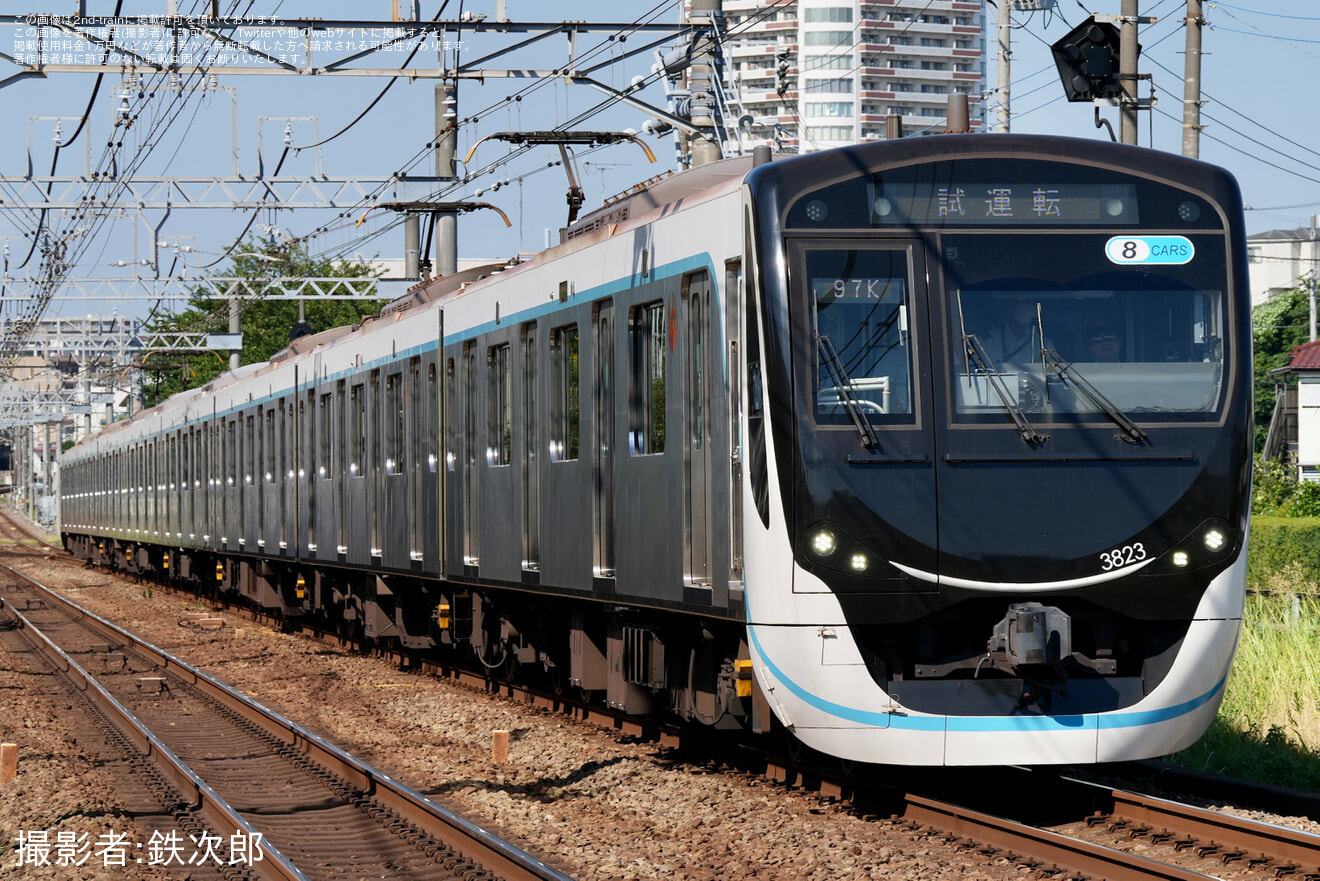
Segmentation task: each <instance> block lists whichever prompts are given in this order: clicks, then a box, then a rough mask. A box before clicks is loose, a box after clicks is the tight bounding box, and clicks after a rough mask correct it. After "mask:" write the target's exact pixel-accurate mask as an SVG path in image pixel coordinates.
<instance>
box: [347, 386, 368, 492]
mask: <svg viewBox="0 0 1320 881" xmlns="http://www.w3.org/2000/svg"><path fill="white" fill-rule="evenodd" d="M366 455H367V389H366V387H365V386H364V385H362V384H361V383H358V384H357V385H355V386H353V387H352V388H351V389H349V393H348V475H349V477H363V476H365V474H366V470H365V466H366Z"/></svg>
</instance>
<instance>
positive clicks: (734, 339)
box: [711, 261, 744, 599]
mask: <svg viewBox="0 0 1320 881" xmlns="http://www.w3.org/2000/svg"><path fill="white" fill-rule="evenodd" d="M743 302H744V293H743V274H742V263H741V262H738V261H731V262H729V263H728V264H726V265H725V268H724V333H723V334H716V339H724V340H726V341H727V342H726V343H725V347H724V348H723V350H722V351H721V352H720V353H719V354H720V355H721V356H722V357H723V363H724V371H723V374H724V380H725V383H726V387H725V395H724V400H725V402H726V405H727V408H726V410H725V412H724V414H723V415H724V417H725V422H724V429H723V430H724V431H726V432H727V433H728V434H727V439H726V443H727V444H728V446H727V447H726V449H728V451H729V456H728V462H729V472H728V479H729V484H728V497H727V498H728V505H729V518H728V520H729V561H728V562H729V585H730V589H731V590H733V589H735V588H740V587H741V585H742V582H743V558H742V547H743V509H742V504H743V497H742V473H743V472H742V461H741V460H742V434H741V418H742V413H741V412H740V408H741V406H742V375H743V374H742V366H741V365H742V360H741V358H742V352H741V351H740V342H739V336H740V334H741V328H742V326H743V320H742V312H741V311H740V310H741V309H742V303H743ZM711 354H712V357H713V356H714V355H715V353H714V352H712V353H711ZM717 363H718V362H717ZM715 376H716V381H718V378H719V376H720V374H719V373H716V374H715ZM730 599H733V598H732V597H731V598H730Z"/></svg>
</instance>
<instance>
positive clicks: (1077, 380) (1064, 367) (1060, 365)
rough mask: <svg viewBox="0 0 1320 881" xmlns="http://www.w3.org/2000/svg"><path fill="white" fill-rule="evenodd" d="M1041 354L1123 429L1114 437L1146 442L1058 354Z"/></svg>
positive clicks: (1133, 425)
mask: <svg viewBox="0 0 1320 881" xmlns="http://www.w3.org/2000/svg"><path fill="white" fill-rule="evenodd" d="M1042 353H1043V355H1044V358H1045V363H1046V364H1047V365H1049V366H1050V367H1053V368H1054V372H1055V373H1057V374H1058V375H1059V376H1061V377H1063V379H1064V380H1065V381H1067V382H1070V383H1072V384H1073V385H1074V386H1076V387H1077V388H1078V389H1079V390H1081V392H1082V394H1084V395H1086V396H1087V397H1088V398H1090V399H1091V403H1092V404H1095V406H1096V407H1098V408H1099V409H1100V411H1101V412H1103V413H1104V414H1105V415H1106V416H1108V417H1109V419H1110V421H1111V422H1113V423H1114V424H1115V425H1117V426H1118V427H1119V428H1121V429H1123V433H1122V434H1119V435H1115V437H1117V438H1119V439H1120V440H1123V441H1126V442H1127V443H1130V444H1139V443H1141V442H1143V441H1145V440H1146V438H1147V435H1146V432H1144V431H1142V430H1141V427H1140V426H1138V425H1137V424H1136V423H1135V422H1133V421H1132V420H1131V419H1129V418H1128V415H1127V414H1126V413H1124V412H1123V411H1122V410H1120V409H1118V407H1117V406H1115V405H1114V402H1113V401H1111V400H1109V399H1108V398H1106V397H1105V396H1104V395H1103V394H1101V392H1100V390H1099V389H1098V388H1096V387H1095V386H1093V385H1091V381H1090V380H1088V379H1087V378H1086V377H1085V376H1082V374H1081V372H1080V371H1078V370H1077V368H1076V367H1074V366H1073V365H1072V364H1070V363H1069V362H1067V361H1065V360H1063V358H1061V357H1060V356H1059V353H1058V352H1056V351H1054V350H1053V349H1049V350H1042Z"/></svg>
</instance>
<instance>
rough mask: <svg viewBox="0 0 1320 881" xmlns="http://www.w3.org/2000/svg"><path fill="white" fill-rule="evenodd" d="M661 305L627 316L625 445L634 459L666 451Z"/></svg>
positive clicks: (647, 306)
mask: <svg viewBox="0 0 1320 881" xmlns="http://www.w3.org/2000/svg"><path fill="white" fill-rule="evenodd" d="M665 328H666V324H665V304H664V302H663V301H657V302H655V303H647V304H645V305H643V306H634V307H633V309H632V312H631V313H630V314H629V316H628V347H629V353H628V355H629V374H630V376H629V390H628V445H629V452H631V453H632V455H634V456H645V455H651V454H654V453H663V452H664V451H665V363H666V362H665V351H666V348H667V346H666V341H667V339H668V337H667V335H666V332H665Z"/></svg>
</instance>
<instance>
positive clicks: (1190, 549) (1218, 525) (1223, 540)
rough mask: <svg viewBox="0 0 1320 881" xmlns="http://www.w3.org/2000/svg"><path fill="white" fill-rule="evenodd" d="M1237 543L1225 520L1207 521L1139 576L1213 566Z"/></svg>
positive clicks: (1234, 534)
mask: <svg viewBox="0 0 1320 881" xmlns="http://www.w3.org/2000/svg"><path fill="white" fill-rule="evenodd" d="M1239 541H1240V540H1239V539H1238V538H1237V534H1236V532H1235V531H1234V529H1233V527H1232V526H1231V525H1230V524H1229V522H1228V521H1227V520H1225V519H1223V518H1222V517H1211V518H1209V519H1207V520H1205V521H1204V522H1202V523H1201V525H1199V526H1197V527H1196V528H1195V529H1193V530H1192V531H1191V532H1189V533H1187V534H1186V535H1185V536H1183V538H1182V539H1181V540H1180V541H1177V542H1175V543H1174V544H1173V546H1172V547H1170V548H1169V549H1168V550H1167V551H1165V552H1164V553H1163V554H1162V555H1160V557H1158V558H1157V559H1156V560H1155V562H1154V563H1152V564H1151V565H1150V566H1147V567H1146V568H1145V569H1143V570H1141V574H1142V575H1168V574H1171V573H1173V572H1192V571H1195V570H1197V569H1203V568H1205V567H1206V566H1213V565H1215V564H1217V563H1220V562H1221V561H1223V560H1224V558H1225V557H1227V556H1229V555H1230V554H1232V553H1233V551H1234V549H1235V548H1237V546H1238V543H1239Z"/></svg>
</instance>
